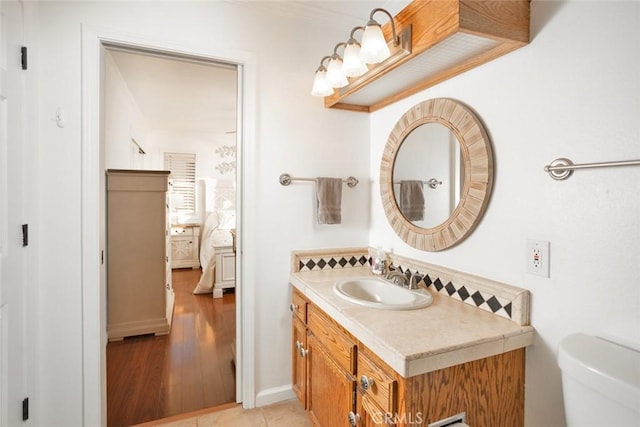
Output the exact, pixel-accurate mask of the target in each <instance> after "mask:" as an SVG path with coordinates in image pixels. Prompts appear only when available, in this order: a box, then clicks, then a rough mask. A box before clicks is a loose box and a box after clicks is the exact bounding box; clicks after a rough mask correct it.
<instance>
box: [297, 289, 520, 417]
mask: <svg viewBox="0 0 640 427" xmlns="http://www.w3.org/2000/svg"><path fill="white" fill-rule="evenodd" d="M293 301H294V302H293V303H292V305H291V308H292V311H293V312H294V315H293V325H294V326H293V355H294V356H293V357H294V359H293V388H294V391H296V395H297V396H298V398H299V399H300V401H301V402H302V403H303V405H305V408H306V409H307V412H308V414H309V417H310V419H311V421H312V422H313V423H314V424H315V425H317V426H322V427H337V426H349V425H355V426H358V427H372V426H397V427H407V426H412V425H425V426H426V425H428V424H430V423H433V422H435V421H439V420H442V419H445V418H448V417H451V416H454V415H457V414H460V413H463V412H464V413H465V414H466V423H467V424H469V425H472V426H474V427H495V426H509V427H522V426H524V374H525V370H524V369H525V349H524V348H520V349H517V350H513V351H509V352H506V353H502V354H498V355H495V356H490V357H486V358H483V359H479V360H474V361H471V362H466V363H462V364H459V365H455V366H451V367H448V368H444V369H439V370H436V371H432V372H427V373H425V374H421V375H415V376H412V377H408V378H405V377H402V376H401V375H400V374H399V373H397V372H396V371H395V370H393V369H392V368H391V367H390V366H389V365H387V364H386V363H385V362H384V361H383V360H382V359H380V358H379V357H378V356H377V355H376V354H375V353H374V352H373V351H371V350H370V349H368V348H367V347H366V346H365V345H363V344H362V343H360V342H358V341H357V340H356V339H355V337H353V336H352V335H351V334H350V333H349V332H348V331H347V330H345V329H344V328H342V326H340V325H339V324H338V323H336V322H335V321H334V320H333V319H332V318H331V317H329V316H328V315H327V314H326V313H324V312H323V311H322V310H320V309H319V308H318V307H316V306H315V305H314V304H313V303H311V302H309V301H307V300H306V299H305V298H304V296H303V295H302V294H301V293H299V292H298V291H297V290H296V289H294V291H293ZM294 306H295V307H294ZM303 319H304V320H303ZM305 339H306V341H305ZM298 343H301V344H298ZM298 347H300V348H302V349H303V350H302V351H300V350H299V348H298ZM350 419H352V420H353V424H352V423H351V422H350Z"/></svg>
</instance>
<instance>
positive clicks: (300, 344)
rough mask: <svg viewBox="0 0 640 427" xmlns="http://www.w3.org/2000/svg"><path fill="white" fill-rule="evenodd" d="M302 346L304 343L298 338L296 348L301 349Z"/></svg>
mask: <svg viewBox="0 0 640 427" xmlns="http://www.w3.org/2000/svg"><path fill="white" fill-rule="evenodd" d="M301 347H302V343H301V342H300V341H298V340H296V350H298V351H300V348H301Z"/></svg>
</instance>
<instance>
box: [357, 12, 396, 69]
mask: <svg viewBox="0 0 640 427" xmlns="http://www.w3.org/2000/svg"><path fill="white" fill-rule="evenodd" d="M376 12H384V13H386V14H387V15H388V16H389V20H390V21H391V31H392V32H393V40H392V42H393V45H394V46H398V44H400V41H399V39H398V36H397V35H396V24H395V23H394V22H393V16H391V14H390V13H389V12H387V11H386V10H385V9H382V8H380V7H378V8H376V9H373V10H372V11H371V15H369V22H367V25H366V26H365V27H364V34H363V35H362V47H361V48H360V58H362V61H364V62H365V63H367V64H377V63H379V62H382V61H384V60H385V59H387V58H388V57H390V56H391V51H390V50H389V47H388V46H387V41H386V40H385V39H384V34H383V33H382V27H381V26H380V24H379V23H378V21H376V20H375V19H373V15H375V13H376Z"/></svg>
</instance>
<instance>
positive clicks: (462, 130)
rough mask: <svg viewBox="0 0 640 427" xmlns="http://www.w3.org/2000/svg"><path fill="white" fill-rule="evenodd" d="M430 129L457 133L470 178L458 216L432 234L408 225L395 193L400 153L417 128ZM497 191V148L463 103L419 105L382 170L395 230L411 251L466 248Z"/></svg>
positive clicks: (397, 129)
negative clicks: (438, 127) (433, 126)
mask: <svg viewBox="0 0 640 427" xmlns="http://www.w3.org/2000/svg"><path fill="white" fill-rule="evenodd" d="M426 123H440V124H443V125H444V126H446V127H448V128H449V129H450V130H451V132H453V134H454V135H455V137H456V138H457V140H458V142H459V144H460V150H461V153H462V163H463V167H464V177H465V179H464V184H463V187H462V191H461V194H460V202H459V203H458V205H457V206H456V208H455V210H454V211H453V212H452V214H451V215H450V216H449V218H448V219H447V220H446V221H444V222H443V223H442V224H439V225H437V226H435V227H432V228H421V227H418V226H416V225H414V224H413V223H411V222H410V221H409V220H407V219H406V218H405V217H404V215H403V214H402V213H401V212H400V208H399V207H398V203H397V202H396V198H395V196H394V191H393V166H394V163H395V159H396V155H397V153H398V150H399V149H400V147H401V146H402V143H403V142H404V140H405V138H406V137H407V136H408V135H409V134H410V133H411V132H412V131H413V130H414V129H415V128H416V127H418V126H420V125H422V124H426ZM492 185H493V152H492V150H491V142H490V140H489V137H488V135H487V132H486V130H485V128H484V126H483V124H482V122H481V121H480V119H479V118H478V117H477V116H476V115H475V113H474V112H473V111H472V110H471V109H470V108H469V107H467V106H466V105H464V104H462V103H460V102H459V101H456V100H453V99H448V98H436V99H430V100H427V101H424V102H422V103H420V104H417V105H415V106H413V107H412V108H411V109H410V110H409V111H407V112H406V113H405V114H404V115H403V116H402V117H401V118H400V120H398V122H397V123H396V125H395V126H394V128H393V130H392V131H391V134H390V135H389V139H388V140H387V144H386V146H385V148H384V152H383V154H382V162H381V165H380V195H381V197H382V205H383V208H384V212H385V214H386V215H387V219H388V220H389V223H390V224H391V227H392V228H393V230H394V231H395V232H396V234H398V236H400V238H401V239H402V240H404V241H405V242H406V243H407V244H408V245H410V246H413V247H414V248H417V249H421V250H424V251H430V252H436V251H440V250H443V249H447V248H450V247H452V246H454V245H456V244H458V243H460V242H461V241H462V240H464V239H465V238H466V237H467V236H469V234H470V233H471V231H473V229H474V228H475V227H476V226H477V225H478V223H479V222H480V219H481V218H482V215H483V214H484V212H485V210H486V208H487V205H488V203H489V197H490V195H491V189H492Z"/></svg>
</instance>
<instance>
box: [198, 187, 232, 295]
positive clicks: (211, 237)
mask: <svg viewBox="0 0 640 427" xmlns="http://www.w3.org/2000/svg"><path fill="white" fill-rule="evenodd" d="M202 186H203V187H205V189H203V190H202V191H203V192H204V195H203V197H202V198H203V199H205V200H206V201H207V202H205V203H206V205H205V206H203V207H202V208H203V211H205V215H204V222H203V225H202V226H201V232H200V265H201V267H202V276H201V277H200V280H199V282H198V284H197V285H196V287H195V289H194V290H193V293H194V294H207V293H212V292H214V285H215V283H216V276H218V281H219V280H220V273H221V270H222V268H224V265H217V263H218V262H219V261H220V260H225V259H226V258H222V259H221V255H223V254H225V253H231V254H232V255H233V257H234V262H233V264H234V266H235V240H234V239H235V228H236V211H235V186H233V185H231V184H229V183H228V182H213V183H209V182H206V183H203V184H202ZM216 269H217V270H216ZM216 272H217V274H216ZM227 275H228V274H227ZM234 285H235V271H233V272H232V277H231V278H227V280H226V281H225V286H224V287H225V288H228V287H233V286H234ZM221 292H222V291H221V290H220V291H219V293H220V294H221ZM219 296H222V295H219Z"/></svg>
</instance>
